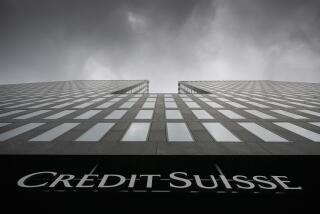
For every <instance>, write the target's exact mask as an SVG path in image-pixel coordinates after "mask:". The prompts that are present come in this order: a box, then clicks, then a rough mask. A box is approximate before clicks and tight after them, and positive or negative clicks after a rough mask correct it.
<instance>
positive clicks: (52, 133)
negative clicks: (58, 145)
mask: <svg viewBox="0 0 320 214" xmlns="http://www.w3.org/2000/svg"><path fill="white" fill-rule="evenodd" d="M77 125H79V123H63V124H61V125H59V126H57V127H55V128H53V129H50V130H48V131H46V132H45V133H43V134H41V135H39V136H37V137H35V138H32V139H31V140H29V141H52V140H54V139H56V138H58V137H59V136H61V135H63V134H64V133H66V132H68V131H69V130H71V129H73V128H74V127H76V126H77Z"/></svg>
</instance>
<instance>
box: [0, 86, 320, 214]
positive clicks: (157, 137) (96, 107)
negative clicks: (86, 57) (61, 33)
mask: <svg viewBox="0 0 320 214" xmlns="http://www.w3.org/2000/svg"><path fill="white" fill-rule="evenodd" d="M319 92H320V84H308V83H290V82H275V81H183V82H179V93H168V94H160V93H148V81H64V82H50V83H30V84H15V85H2V86H0V167H1V169H2V170H3V175H5V176H0V185H2V186H0V187H1V188H2V192H3V193H5V194H6V195H7V196H8V197H6V200H5V204H8V205H10V207H11V208H12V207H14V206H13V205H14V204H16V203H17V201H18V202H19V203H20V204H22V205H24V206H21V207H26V206H27V205H29V204H33V203H34V201H37V204H42V205H43V206H49V207H51V206H52V201H55V203H57V204H60V205H61V206H62V207H63V206H65V207H72V208H74V207H78V208H79V207H81V205H82V204H92V203H94V204H95V206H96V202H97V201H98V202H99V203H100V202H101V205H103V206H104V205H105V203H108V208H110V207H112V209H117V210H119V209H120V208H124V209H126V210H127V211H132V210H133V207H134V209H137V210H138V209H141V208H146V207H145V205H143V206H141V202H143V203H144V204H148V205H149V206H152V207H153V208H152V209H154V207H159V209H165V208H169V210H171V211H172V207H175V208H176V209H177V210H179V211H181V210H185V211H190V210H192V209H193V210H194V211H199V209H200V210H201V209H206V210H209V209H213V208H214V210H224V211H225V210H227V209H233V211H239V210H241V209H240V208H239V207H240V206H244V207H245V209H243V210H246V211H248V210H247V209H248V207H251V208H252V207H254V208H258V209H260V208H261V207H263V206H265V205H266V204H267V206H266V207H263V209H265V208H270V209H273V207H277V211H280V210H279V208H280V207H281V208H283V209H281V210H285V211H288V210H299V209H301V210H304V211H305V210H306V208H308V207H312V206H313V205H314V204H315V200H316V199H317V197H316V195H317V193H318V192H319V191H320V185H318V180H317V176H315V175H316V171H317V169H316V168H313V167H317V165H318V164H320V158H319V154H320V128H319V127H320V95H319V94H320V93H319ZM110 177H112V179H111V178H110ZM108 178H109V179H108ZM84 192H85V193H84ZM98 193H99V194H98ZM61 194H63V195H61ZM64 194H65V195H64ZM9 196H12V198H11V197H9ZM61 196H63V197H61ZM79 201H85V203H79ZM102 201H103V202H102ZM230 203H231V204H232V205H233V206H230ZM123 204H126V205H127V206H123ZM213 204H214V207H212V206H213ZM270 204H272V205H273V206H270ZM104 208H105V207H103V208H102V209H104ZM254 211H255V212H256V209H255V210H254Z"/></svg>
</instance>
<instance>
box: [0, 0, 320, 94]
mask: <svg viewBox="0 0 320 214" xmlns="http://www.w3.org/2000/svg"><path fill="white" fill-rule="evenodd" d="M0 77H1V78H0V84H7V83H21V82H35V81H54V80H75V79H148V80H150V87H151V92H177V85H178V84H177V82H178V81H179V80H237V79H240V80H245V79H271V80H285V81H306V82H320V1H319V0H138V1H135V0H127V1H122V0H113V1H108V0H87V1H82V0H1V1H0Z"/></svg>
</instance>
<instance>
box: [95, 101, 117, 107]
mask: <svg viewBox="0 0 320 214" xmlns="http://www.w3.org/2000/svg"><path fill="white" fill-rule="evenodd" d="M113 104H114V102H110V101H109V102H105V103H102V104H101V105H99V106H97V107H96V108H109V107H110V106H112V105H113Z"/></svg>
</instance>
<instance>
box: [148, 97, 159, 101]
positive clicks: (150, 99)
mask: <svg viewBox="0 0 320 214" xmlns="http://www.w3.org/2000/svg"><path fill="white" fill-rule="evenodd" d="M156 100H157V98H154V97H151V98H147V99H146V102H155V101H156Z"/></svg>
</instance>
